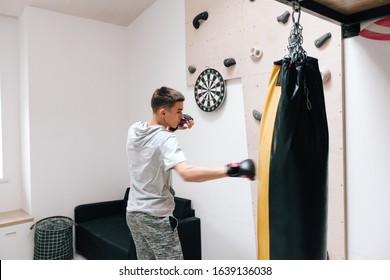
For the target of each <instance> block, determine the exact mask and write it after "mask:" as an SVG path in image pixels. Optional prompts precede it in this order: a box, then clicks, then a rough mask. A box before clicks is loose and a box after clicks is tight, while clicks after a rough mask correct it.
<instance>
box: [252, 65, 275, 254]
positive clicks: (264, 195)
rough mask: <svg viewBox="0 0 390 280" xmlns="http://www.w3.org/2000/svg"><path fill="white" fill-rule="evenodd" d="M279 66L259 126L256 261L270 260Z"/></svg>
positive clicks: (272, 75)
mask: <svg viewBox="0 0 390 280" xmlns="http://www.w3.org/2000/svg"><path fill="white" fill-rule="evenodd" d="M280 69H281V67H280V65H276V64H274V66H273V69H272V73H271V77H270V80H269V82H268V95H267V99H266V102H265V106H264V110H263V114H262V117H261V125H260V143H259V164H258V178H259V188H258V204H257V205H258V206H257V208H258V213H257V217H258V222H257V238H258V242H257V244H258V251H257V252H258V259H259V260H269V259H270V229H269V196H268V194H269V170H270V162H271V159H270V155H271V146H272V137H273V134H274V125H275V118H276V112H277V110H278V105H279V100H280V94H281V87H280V86H278V85H277V82H278V76H279V72H280Z"/></svg>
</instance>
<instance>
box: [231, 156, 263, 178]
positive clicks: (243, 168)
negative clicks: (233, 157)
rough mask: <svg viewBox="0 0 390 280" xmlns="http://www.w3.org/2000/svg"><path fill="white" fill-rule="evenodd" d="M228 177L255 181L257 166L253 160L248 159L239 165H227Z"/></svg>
mask: <svg viewBox="0 0 390 280" xmlns="http://www.w3.org/2000/svg"><path fill="white" fill-rule="evenodd" d="M227 168H228V170H227V175H228V176H229V177H241V176H245V177H248V178H249V179H250V180H252V181H253V180H255V175H256V171H255V164H254V162H253V160H251V159H246V160H243V161H241V162H239V163H229V164H228V165H227Z"/></svg>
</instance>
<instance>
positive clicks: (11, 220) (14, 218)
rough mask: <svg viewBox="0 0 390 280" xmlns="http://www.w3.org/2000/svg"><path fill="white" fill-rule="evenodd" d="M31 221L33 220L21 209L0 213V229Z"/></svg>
mask: <svg viewBox="0 0 390 280" xmlns="http://www.w3.org/2000/svg"><path fill="white" fill-rule="evenodd" d="M32 221H34V218H33V217H31V216H30V215H29V214H27V212H26V211H24V210H22V209H19V210H14V211H8V212H2V213H0V228H2V227H8V226H12V225H18V224H23V223H28V222H32Z"/></svg>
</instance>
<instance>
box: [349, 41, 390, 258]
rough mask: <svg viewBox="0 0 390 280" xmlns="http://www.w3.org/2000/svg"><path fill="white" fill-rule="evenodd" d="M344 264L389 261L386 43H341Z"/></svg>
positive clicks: (389, 46) (389, 55)
mask: <svg viewBox="0 0 390 280" xmlns="http://www.w3.org/2000/svg"><path fill="white" fill-rule="evenodd" d="M344 56H345V89H346V90H345V103H346V110H345V111H346V153H347V154H346V155H347V159H346V160H347V177H346V178H347V233H348V234H347V240H348V252H347V257H348V258H349V259H387V260H388V259H390V250H389V248H390V235H389V232H390V218H389V213H390V204H389V197H390V188H389V186H390V184H389V166H390V152H389V143H390V125H389V120H390V110H389V106H390V91H389V88H390V79H389V76H390V65H389V63H388V61H390V42H388V41H384V42H383V41H373V40H368V39H365V38H362V37H359V36H358V37H353V38H350V39H346V40H344Z"/></svg>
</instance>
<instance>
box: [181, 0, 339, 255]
mask: <svg viewBox="0 0 390 280" xmlns="http://www.w3.org/2000/svg"><path fill="white" fill-rule="evenodd" d="M185 3H186V5H185V9H186V11H185V14H186V62H187V67H188V68H189V69H190V70H191V71H187V85H188V86H193V85H194V84H195V81H196V79H197V78H198V76H199V74H200V73H201V72H202V71H203V70H205V69H206V68H215V69H217V70H218V71H219V72H220V73H221V74H222V76H223V78H224V79H225V80H226V81H228V80H229V79H234V78H240V79H241V82H242V87H243V91H244V106H245V108H244V110H245V121H246V133H247V139H248V143H247V145H248V152H249V157H251V158H253V159H255V160H256V162H257V159H258V146H259V125H260V122H259V121H258V120H256V119H255V118H254V117H253V111H254V110H257V111H259V112H261V111H262V109H263V106H264V101H265V98H266V95H267V85H268V80H269V77H270V73H271V69H272V65H273V62H274V61H276V60H279V59H281V58H283V57H284V56H285V55H286V54H287V53H288V51H287V44H288V37H289V35H290V29H291V26H292V8H291V7H290V6H287V5H284V4H281V3H279V2H277V1H274V0H253V1H251V0H186V2H185ZM205 12H207V19H205V16H204V15H205V14H204V13H205ZM202 13H203V15H202ZM288 14H290V16H288ZM286 15H287V16H286ZM198 16H199V17H198ZM283 16H285V17H283ZM197 17H198V18H199V20H194V19H195V18H197ZM202 18H203V19H202ZM282 18H284V19H285V20H287V21H285V20H284V21H282ZM296 20H297V18H296ZM300 24H301V25H302V27H303V48H304V49H305V50H306V52H307V54H308V55H309V56H312V57H315V58H317V59H318V61H319V66H320V70H321V73H322V74H323V78H324V83H323V85H324V93H325V99H326V110H327V116H328V125H329V140H330V147H329V184H328V185H329V198H328V252H329V257H330V258H331V259H344V258H345V241H344V240H345V224H344V222H345V215H344V214H345V213H344V193H345V189H344V186H345V184H344V168H345V162H344V128H343V116H344V112H343V110H344V109H343V83H342V80H343V77H342V48H341V44H342V42H341V40H342V38H341V30H340V26H338V25H336V24H333V23H330V22H328V21H325V20H322V19H320V18H317V17H314V16H312V15H310V14H307V13H305V12H302V14H301V17H300ZM322 38H325V40H324V42H322V44H319V45H318V40H319V39H322ZM316 41H317V46H316V44H315V42H316ZM226 60H228V61H230V62H231V61H234V62H235V63H233V65H231V66H229V67H226V66H225V63H226ZM224 62H225V63H224ZM228 96H229V93H228V92H227V97H226V98H229V97H228ZM205 114H212V113H205ZM252 201H253V209H254V211H253V215H254V219H255V220H257V213H256V212H257V182H256V181H255V182H253V183H252ZM254 230H255V229H254Z"/></svg>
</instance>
